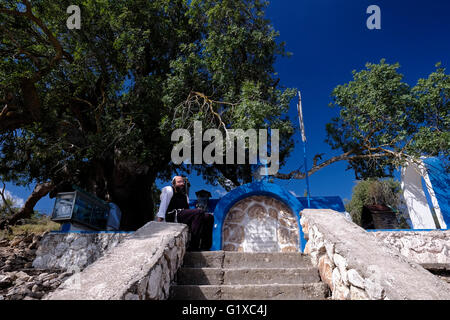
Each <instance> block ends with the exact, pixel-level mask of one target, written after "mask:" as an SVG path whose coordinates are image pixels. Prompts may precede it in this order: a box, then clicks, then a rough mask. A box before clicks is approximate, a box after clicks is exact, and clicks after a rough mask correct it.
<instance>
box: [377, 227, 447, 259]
mask: <svg viewBox="0 0 450 320" xmlns="http://www.w3.org/2000/svg"><path fill="white" fill-rule="evenodd" d="M372 234H373V235H375V237H376V238H377V239H379V240H380V241H381V242H382V243H384V244H386V245H387V246H389V247H391V248H395V249H396V250H398V252H400V253H401V254H402V255H403V256H405V257H407V258H409V259H410V260H412V261H414V262H417V263H420V264H431V263H445V264H450V230H447V231H376V232H372Z"/></svg>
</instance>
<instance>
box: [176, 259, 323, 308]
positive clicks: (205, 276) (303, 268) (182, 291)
mask: <svg viewBox="0 0 450 320" xmlns="http://www.w3.org/2000/svg"><path fill="white" fill-rule="evenodd" d="M309 259H310V258H309V257H308V256H306V255H304V254H302V253H296V252H295V253H294V252H293V253H242V252H230V251H212V252H187V253H186V255H185V257H184V261H183V265H182V267H181V268H180V269H179V270H178V273H177V275H176V277H175V281H174V283H173V284H172V285H171V288H170V299H171V300H323V299H326V298H327V296H328V293H329V290H328V287H327V285H326V284H325V283H322V282H320V278H319V272H318V269H317V268H315V267H313V266H312V264H311V262H310V260H309Z"/></svg>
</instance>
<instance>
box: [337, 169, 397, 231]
mask: <svg viewBox="0 0 450 320" xmlns="http://www.w3.org/2000/svg"><path fill="white" fill-rule="evenodd" d="M400 192H401V188H400V183H399V182H398V181H395V180H393V179H392V178H389V179H385V180H379V179H373V178H372V179H367V180H361V181H358V183H357V184H356V185H355V186H354V187H353V193H352V198H351V200H350V201H349V202H348V203H346V204H345V210H346V211H347V212H349V213H350V215H351V216H352V220H353V222H355V223H356V224H358V225H361V214H362V209H363V206H365V205H374V204H382V205H385V206H388V207H390V208H392V209H393V210H394V211H398V208H399V205H400ZM403 222H404V221H403ZM405 223H406V222H404V223H403V224H405Z"/></svg>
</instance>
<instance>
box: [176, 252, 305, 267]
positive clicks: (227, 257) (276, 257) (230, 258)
mask: <svg viewBox="0 0 450 320" xmlns="http://www.w3.org/2000/svg"><path fill="white" fill-rule="evenodd" d="M183 266H184V267H191V268H302V267H303V268H305V267H311V266H312V265H311V261H310V258H309V257H308V256H307V255H305V254H302V253H300V252H271V253H262V252H257V253H249V252H232V251H204V252H187V253H186V255H185V257H184V260H183Z"/></svg>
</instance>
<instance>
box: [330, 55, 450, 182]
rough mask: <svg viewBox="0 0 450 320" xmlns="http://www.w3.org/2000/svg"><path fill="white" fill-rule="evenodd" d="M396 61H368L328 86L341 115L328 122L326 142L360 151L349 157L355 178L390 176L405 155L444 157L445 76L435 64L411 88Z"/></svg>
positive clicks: (449, 94)
mask: <svg viewBox="0 0 450 320" xmlns="http://www.w3.org/2000/svg"><path fill="white" fill-rule="evenodd" d="M399 67H400V66H399V64H398V63H396V64H393V65H390V64H388V63H386V62H385V60H384V59H383V60H381V61H380V63H379V64H371V63H367V64H366V69H365V70H361V71H359V72H356V71H353V80H352V81H350V82H349V83H347V84H344V85H339V86H337V87H336V88H335V89H334V90H333V103H332V104H330V106H332V107H333V106H337V107H339V108H340V116H339V117H338V118H335V119H333V121H332V122H331V123H329V124H328V125H327V127H326V129H327V142H328V143H329V144H330V146H331V147H332V148H333V149H340V150H342V151H343V152H350V153H351V154H352V155H360V156H361V155H363V156H364V157H360V158H354V159H352V160H351V161H349V163H350V167H351V168H353V169H354V170H355V174H356V177H357V178H358V179H361V178H362V179H364V178H368V177H385V176H392V173H393V171H394V169H395V168H396V167H397V166H399V165H401V164H402V163H404V161H405V160H406V159H407V157H414V158H418V157H420V156H442V157H443V158H444V159H447V160H448V159H449V156H450V153H449V150H450V135H449V132H450V76H449V75H448V74H446V73H445V69H444V68H441V67H440V64H437V65H436V71H434V72H433V73H431V74H430V75H429V77H428V78H427V79H419V81H418V83H417V85H416V86H414V87H412V88H411V87H410V86H409V85H408V84H406V83H404V82H403V75H402V74H400V73H398V72H397V70H398V68H399ZM375 154H376V156H373V155H375ZM371 155H372V156H371Z"/></svg>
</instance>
